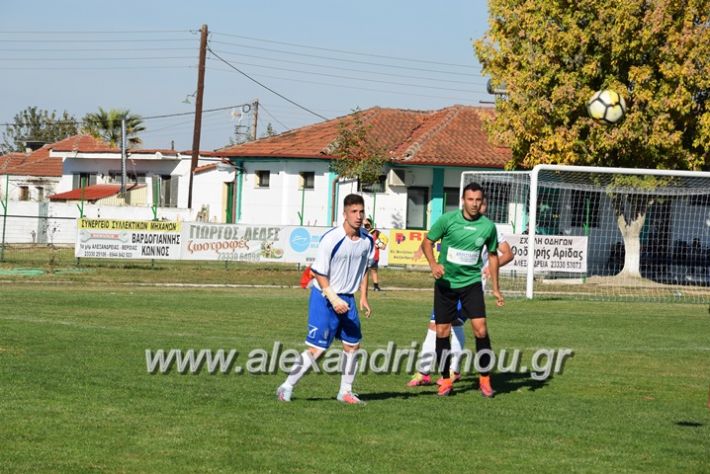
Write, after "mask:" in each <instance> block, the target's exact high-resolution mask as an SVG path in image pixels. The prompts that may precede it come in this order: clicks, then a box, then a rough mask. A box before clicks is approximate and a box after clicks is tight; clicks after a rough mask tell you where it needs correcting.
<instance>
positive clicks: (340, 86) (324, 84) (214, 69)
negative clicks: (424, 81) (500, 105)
mask: <svg viewBox="0 0 710 474" xmlns="http://www.w3.org/2000/svg"><path fill="white" fill-rule="evenodd" d="M209 69H210V70H212V71H221V72H232V71H229V70H227V69H220V68H215V67H210V68H209ZM258 76H259V77H267V78H269V79H278V80H284V81H289V82H300V83H303V84H315V85H318V86H330V87H335V88H338V89H354V90H361V91H367V92H382V93H384V94H395V95H405V96H410V97H425V98H428V99H444V100H456V101H470V100H471V98H470V97H467V98H462V97H450V96H439V95H429V94H412V93H410V92H402V91H393V90H383V89H372V88H369V87H357V86H350V85H344V84H332V83H329V82H319V81H309V80H306V79H294V78H292V77H279V76H271V75H268V74H258ZM475 93H476V92H474V94H475ZM480 94H485V91H483V90H482V91H481V92H480Z"/></svg>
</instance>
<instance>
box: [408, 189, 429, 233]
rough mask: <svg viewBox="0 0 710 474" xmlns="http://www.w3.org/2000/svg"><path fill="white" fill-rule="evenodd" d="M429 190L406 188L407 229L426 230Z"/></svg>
mask: <svg viewBox="0 0 710 474" xmlns="http://www.w3.org/2000/svg"><path fill="white" fill-rule="evenodd" d="M428 202H429V188H416V187H411V188H407V229H426V216H427V212H426V211H427V203H428Z"/></svg>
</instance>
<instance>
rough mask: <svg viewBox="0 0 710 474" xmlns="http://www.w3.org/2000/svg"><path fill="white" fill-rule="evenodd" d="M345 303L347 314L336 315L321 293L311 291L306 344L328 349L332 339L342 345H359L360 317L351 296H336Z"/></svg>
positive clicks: (360, 335)
mask: <svg viewBox="0 0 710 474" xmlns="http://www.w3.org/2000/svg"><path fill="white" fill-rule="evenodd" d="M338 296H340V297H341V298H342V299H343V301H345V302H346V303H347V304H348V306H350V309H349V310H348V312H347V313H344V314H338V313H336V312H335V310H334V309H333V305H331V304H330V301H328V300H327V299H326V297H325V296H323V295H322V294H321V292H320V291H319V290H318V289H316V288H313V289H311V297H310V299H309V301H308V335H307V336H306V344H308V345H309V346H312V347H317V348H318V349H328V348H329V347H330V345H331V344H332V343H333V339H335V338H338V339H340V340H341V341H343V343H345V344H348V345H351V346H354V345H357V344H359V343H360V339H362V332H361V331H360V316H359V315H358V313H357V305H356V304H355V297H354V296H353V295H338Z"/></svg>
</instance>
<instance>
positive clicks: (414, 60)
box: [212, 31, 476, 68]
mask: <svg viewBox="0 0 710 474" xmlns="http://www.w3.org/2000/svg"><path fill="white" fill-rule="evenodd" d="M212 33H213V34H217V35H223V36H230V37H233V38H240V39H248V40H252V41H261V42H264V43H271V44H281V45H284V46H294V47H297V48H307V49H315V50H319V51H330V52H333V53H345V54H354V55H357V56H366V57H373V58H382V59H395V60H398V61H410V62H417V63H423V64H437V65H439V66H454V67H464V68H475V67H476V66H472V65H470V64H455V63H445V62H439V61H429V60H426V59H414V58H405V57H401V56H387V55H384V54H374V53H363V52H359V51H350V50H345V49H334V48H323V47H320V46H308V45H303V44H298V43H288V42H285V41H275V40H268V39H263V38H254V37H252V36H242V35H235V34H229V33H220V32H214V31H213V32H212Z"/></svg>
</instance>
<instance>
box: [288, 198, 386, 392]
mask: <svg viewBox="0 0 710 474" xmlns="http://www.w3.org/2000/svg"><path fill="white" fill-rule="evenodd" d="M343 208H344V211H343V217H344V218H345V222H343V225H340V226H336V227H333V228H332V229H330V230H329V231H327V232H326V233H325V234H323V237H321V240H320V243H319V244H318V251H317V255H316V259H315V262H313V265H312V266H311V271H312V272H313V274H314V279H315V282H314V283H313V287H312V288H311V296H310V299H309V301H308V333H307V336H306V345H308V346H310V347H308V349H306V350H305V351H304V352H303V353H302V354H301V364H300V365H298V366H296V367H295V368H294V369H293V371H292V372H291V373H290V374H289V376H288V377H287V378H286V381H285V382H284V383H282V384H281V385H280V386H279V388H278V389H277V390H276V398H277V399H278V400H280V401H282V402H290V401H291V395H292V393H293V388H294V387H295V385H296V384H297V383H298V381H299V380H301V378H302V377H303V376H304V375H305V374H306V372H308V369H310V368H311V366H312V365H314V364H315V363H316V359H318V357H320V356H321V354H323V352H325V351H326V350H327V349H328V348H329V347H330V345H331V344H332V343H333V339H335V338H338V339H340V340H341V341H342V342H343V356H344V364H343V373H342V376H341V379H340V390H339V392H338V396H337V400H338V401H341V402H343V403H347V404H351V405H354V404H359V403H362V402H361V401H360V399H359V398H358V396H357V394H355V393H354V392H353V388H352V386H353V382H354V381H355V373H356V372H357V359H356V351H357V350H358V348H359V347H360V339H362V333H361V331H360V316H359V315H358V312H357V307H356V305H355V292H356V291H358V290H360V308H361V309H362V310H364V312H365V317H367V318H369V317H370V313H371V310H370V305H369V303H368V301H367V271H368V268H369V267H370V266H371V265H372V261H373V259H374V255H375V241H374V239H373V238H372V236H371V235H370V234H368V233H367V232H366V231H365V229H363V228H362V221H363V219H364V217H365V202H364V200H363V199H362V196H359V195H357V194H348V195H347V196H345V199H344V200H343Z"/></svg>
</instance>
